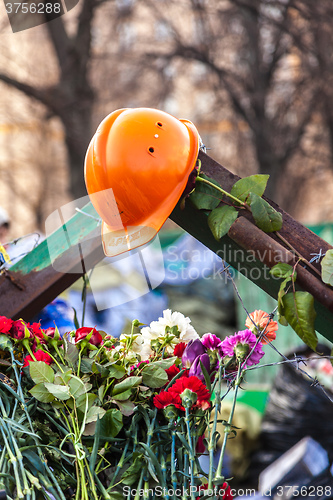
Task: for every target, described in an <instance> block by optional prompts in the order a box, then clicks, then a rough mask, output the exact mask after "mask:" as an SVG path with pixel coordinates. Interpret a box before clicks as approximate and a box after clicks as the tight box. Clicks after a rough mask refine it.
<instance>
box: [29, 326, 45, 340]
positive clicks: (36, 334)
mask: <svg viewBox="0 0 333 500" xmlns="http://www.w3.org/2000/svg"><path fill="white" fill-rule="evenodd" d="M27 327H28V328H29V330H30V332H31V333H32V335H33V336H34V337H38V338H40V337H43V335H42V331H41V328H40V323H32V324H30V323H28V324H27Z"/></svg>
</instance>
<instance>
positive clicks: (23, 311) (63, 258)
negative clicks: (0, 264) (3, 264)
mask: <svg viewBox="0 0 333 500" xmlns="http://www.w3.org/2000/svg"><path fill="white" fill-rule="evenodd" d="M84 211H85V212H86V213H88V214H90V215H95V216H97V213H96V211H95V209H94V207H93V206H92V205H91V204H89V205H87V206H86V207H84ZM63 227H64V226H63ZM63 227H62V228H60V229H59V230H57V231H56V232H54V233H53V234H52V235H50V236H49V238H48V239H47V240H44V241H43V242H42V243H41V244H40V245H38V247H37V248H35V249H34V250H33V251H32V252H30V253H29V254H28V255H26V256H25V257H24V258H23V259H22V260H20V261H19V262H18V263H17V264H15V265H14V266H12V267H11V269H10V270H9V271H8V272H7V273H6V274H5V275H3V276H1V277H0V296H1V301H0V315H4V316H8V317H10V318H13V319H18V318H23V319H25V320H27V321H28V320H29V319H30V318H31V317H33V316H34V315H35V314H37V313H38V312H39V311H40V310H41V309H42V308H43V307H45V306H46V305H47V304H49V303H50V302H51V301H52V300H53V299H54V298H55V297H57V296H58V295H59V294H60V293H61V292H63V291H64V290H66V289H67V288H68V287H69V286H70V285H72V284H73V283H74V282H75V281H76V280H78V279H79V278H80V277H81V276H82V275H83V274H84V270H88V269H90V268H91V267H93V266H94V265H96V264H97V263H98V262H100V261H101V260H102V259H103V258H104V253H103V249H102V246H101V238H100V226H99V225H98V222H97V221H96V220H94V219H92V218H91V217H87V216H85V215H83V214H81V213H77V214H76V215H75V216H74V217H72V218H71V219H70V220H69V221H68V222H67V223H66V231H64V229H63ZM79 244H80V247H79ZM50 250H51V252H50ZM50 255H51V256H52V261H54V262H51V258H50ZM82 255H84V261H83V259H82ZM59 270H61V271H62V272H59Z"/></svg>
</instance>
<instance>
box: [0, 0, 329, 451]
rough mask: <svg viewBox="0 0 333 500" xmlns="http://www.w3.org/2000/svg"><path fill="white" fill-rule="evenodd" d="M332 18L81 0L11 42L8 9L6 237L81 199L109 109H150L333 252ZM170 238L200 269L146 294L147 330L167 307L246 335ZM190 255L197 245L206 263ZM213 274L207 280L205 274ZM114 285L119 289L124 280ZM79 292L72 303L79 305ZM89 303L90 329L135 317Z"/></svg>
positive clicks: (321, 11)
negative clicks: (173, 121) (264, 183)
mask: <svg viewBox="0 0 333 500" xmlns="http://www.w3.org/2000/svg"><path fill="white" fill-rule="evenodd" d="M332 21H333V5H332V2H331V0H321V1H320V2H308V1H307V0H276V1H273V0H182V1H181V2H179V1H178V0H175V1H174V0H155V1H154V0H140V1H138V0H80V2H79V3H78V5H77V6H76V7H74V8H73V9H72V10H71V11H70V12H69V13H67V14H66V15H65V16H62V17H60V18H58V19H56V20H54V21H52V22H48V23H46V24H44V25H41V26H38V27H35V28H31V29H28V30H25V31H21V32H18V33H15V34H13V33H12V31H11V28H10V25H9V21H8V19H7V16H6V12H5V7H4V4H3V3H1V4H0V176H1V177H0V178H1V182H0V205H1V206H2V207H3V208H4V209H5V210H6V211H7V213H8V215H9V218H10V233H9V235H8V239H13V238H18V237H21V236H22V235H24V234H27V233H30V232H34V231H38V232H40V233H41V234H42V235H43V234H44V232H45V227H44V223H45V219H46V218H47V217H48V216H49V215H50V214H51V213H52V212H53V211H55V210H56V209H58V208H59V207H61V206H62V205H65V204H66V203H68V202H69V201H71V200H74V199H77V198H80V197H82V196H85V195H86V190H85V185H84V178H83V163H84V156H85V152H86V149H87V146H88V144H89V141H90V139H91V137H92V136H93V134H94V132H95V130H96V128H97V126H98V124H99V123H100V121H101V120H102V119H103V118H104V117H105V116H106V115H107V114H109V113H110V112H112V111H114V110H115V109H118V108H126V107H141V106H145V107H154V108H159V109H162V110H164V111H166V112H169V113H170V114H172V115H174V116H176V117H178V118H186V119H189V120H191V121H192V122H193V123H194V124H195V125H196V127H197V129H198V130H199V133H200V135H201V137H202V139H203V141H204V143H205V145H206V146H207V148H209V149H208V154H209V155H210V156H211V157H213V158H214V159H216V160H217V161H218V162H220V163H221V164H222V165H223V166H225V167H226V168H227V169H229V170H231V171H232V172H234V173H236V174H238V175H240V176H247V175H251V174H254V173H265V174H269V175H270V180H269V183H268V188H267V191H266V194H267V196H268V197H269V198H271V199H273V200H274V201H275V202H277V203H278V204H279V205H280V206H281V207H282V208H283V209H284V210H286V211H287V212H289V213H290V214H291V215H292V216H293V217H295V218H296V219H298V220H299V221H301V222H302V223H303V224H305V225H307V226H308V227H310V228H311V229H312V230H314V231H315V232H316V233H317V234H319V235H320V236H322V237H323V238H324V239H326V240H327V241H329V242H331V243H333V196H332V193H333V30H332ZM160 238H161V244H162V248H163V251H164V254H165V258H166V254H167V253H168V251H169V250H168V248H169V249H170V245H171V246H173V247H172V248H175V249H174V250H172V252H174V253H175V254H177V255H178V257H177V259H178V261H179V262H180V264H179V266H180V267H179V269H180V268H185V269H187V268H188V267H190V266H194V268H196V269H199V271H198V272H197V273H196V272H194V273H193V274H192V278H191V279H187V278H188V276H187V278H186V279H184V280H183V281H182V279H181V278H180V276H181V275H183V274H182V273H178V274H177V276H178V278H177V279H176V280H169V281H168V280H165V282H164V283H163V284H162V285H161V287H160V288H159V289H158V290H155V291H154V297H153V295H151V294H150V299H149V300H151V302H150V304H153V305H151V307H148V309H149V312H150V313H151V318H150V317H149V315H146V316H145V318H146V319H145V320H146V321H147V322H148V321H149V320H152V319H156V317H157V316H158V315H159V314H160V313H161V312H162V310H163V308H165V307H170V308H172V309H176V310H180V311H181V312H182V313H184V314H185V315H189V316H190V317H191V318H192V323H193V325H194V327H195V328H196V329H197V330H198V331H199V333H205V332H206V331H211V332H213V333H215V334H217V335H219V336H221V337H224V336H225V335H227V334H230V333H232V332H233V331H235V328H240V329H243V328H244V321H245V313H244V311H243V309H242V307H240V303H239V301H235V300H234V290H233V287H232V285H231V283H230V281H229V282H228V281H227V280H224V279H216V277H217V276H218V274H216V269H217V267H216V266H217V264H216V263H214V262H215V261H214V260H212V257H211V256H209V255H208V254H207V253H205V251H204V249H203V247H200V246H196V243H195V242H193V239H192V240H191V239H189V237H188V238H187V236H186V235H185V234H184V233H183V231H182V230H181V229H180V228H178V227H177V226H176V225H175V224H174V223H172V222H171V221H168V222H167V223H166V224H165V226H164V228H163V229H162V231H161V233H160ZM184 238H185V240H184ZM186 238H187V239H186ZM32 243H33V244H34V242H32ZM176 248H177V250H176ZM182 248H187V249H188V248H192V254H191V255H192V256H193V255H195V256H196V257H197V264H195V263H193V262H192V261H191V259H189V258H188V255H189V254H186V255H187V257H186V259H183V258H182V253H181V251H182V250H181V249H182ZM318 251H319V249H318ZM196 252H197V253H196ZM169 253H170V252H169ZM198 255H201V256H200V257H198ZM207 259H208V261H209V263H208V264H207ZM165 262H166V264H167V263H168V261H167V259H166V260H165ZM207 265H208V267H210V269H211V271H212V273H213V276H212V277H211V278H210V279H206V278H205V279H199V278H200V276H201V271H200V270H202V269H203V268H205V269H206V267H207ZM220 265H222V264H221V263H220ZM205 266H206V267H205ZM166 269H167V265H166ZM185 274H186V273H185ZM122 276H124V275H122ZM134 278H135V276H134V274H133V273H131V274H130V275H128V276H127V277H126V280H129V281H128V283H129V284H130V285H133V283H134ZM214 278H215V279H214ZM112 279H113V281H112ZM110 280H111V281H110V282H109V283H108V284H107V286H112V287H117V286H121V284H122V283H123V280H124V278H119V273H118V272H117V273H116V275H114V276H113V278H111V277H110ZM237 282H238V286H239V290H240V292H241V295H242V297H243V300H244V303H245V305H246V306H247V308H248V310H250V311H252V310H254V309H260V308H261V309H264V310H266V311H267V312H270V311H272V310H273V309H274V307H275V302H274V301H272V299H270V298H269V297H268V296H267V295H266V294H265V293H264V292H261V291H260V290H259V289H257V288H256V287H255V285H253V284H249V283H248V282H246V280H245V278H239V280H238V281H237ZM103 286H104V287H105V283H104V285H103V284H102V288H103ZM81 288H82V282H80V283H78V285H77V289H75V287H73V288H72V289H71V291H70V292H68V293H69V294H72V296H71V300H72V301H74V302H75V300H76V302H79V300H77V299H78V297H80V289H81ZM75 293H76V294H77V295H76V299H75ZM151 293H152V292H151ZM152 297H153V298H154V300H152ZM66 299H67V300H69V295H66ZM132 305H133V304H132ZM77 307H79V305H77ZM91 308H92V310H91V316H90V318H92V319H91V320H90V321H91V322H94V324H104V325H107V324H111V323H112V321H114V323H113V325H115V324H117V325H118V326H117V328H118V333H120V331H121V329H122V328H123V326H124V324H125V323H126V322H125V319H126V318H125V316H126V313H128V311H129V309H130V307H129V306H126V307H125V306H124V307H123V311H120V312H119V310H118V312H119V314H118V312H117V311H116V310H115V311H113V314H114V315H117V314H118V316H119V318H120V319H119V318H118V319H119V321H118V320H117V321H118V323H117V322H116V320H115V319H114V318H115V316H113V319H110V318H111V317H110V316H107V314H106V313H105V312H104V311H97V310H93V309H94V306H93V304H92V306H91ZM140 308H141V312H142V314H143V313H144V312H145V313H146V312H147V302H145V301H143V302H141V303H140V304H139V303H137V304H136V305H134V306H133V311H134V312H133V314H135V317H139V318H140V319H141V317H142V316H141V317H140ZM88 309H89V308H88ZM124 311H125V312H124ZM61 314H63V312H61ZM87 314H89V310H88V312H87ZM103 314H104V316H103V317H102V315H103ZM53 317H54V316H53ZM88 317H89V316H88ZM27 319H28V318H27ZM127 319H128V320H129V319H131V317H130V314H129V313H128V314H127ZM110 322H111V323H110ZM280 330H281V331H282V333H281V335H280V336H279V337H278V339H277V344H276V345H277V346H278V348H279V349H281V350H282V351H283V352H288V351H290V350H291V351H292V350H293V349H294V347H295V346H297V345H298V344H299V342H298V340H297V337H296V334H294V333H293V332H292V331H291V330H288V329H287V328H285V327H280ZM110 333H113V332H110ZM268 350H269V349H268ZM275 373H276V372H274V371H270V370H268V371H267V372H265V374H264V372H262V371H260V373H259V371H258V375H253V378H252V383H256V384H259V392H258V394H257V395H256V397H257V399H256V400H255V402H254V403H253V401H254V399H253V398H252V401H250V406H251V405H252V407H256V410H257V411H258V412H259V413H260V414H261V413H262V412H263V411H264V407H265V401H266V399H265V398H266V396H267V387H268V386H267V383H272V382H273V379H274V375H275ZM263 380H265V384H264V385H263V384H262V381H263ZM263 386H265V387H263ZM263 391H264V394H263ZM246 419H248V417H246V418H245V421H246ZM259 421H260V419H259ZM252 437H253V436H252ZM252 437H251V439H252ZM242 453H243V451H242V452H241V454H242Z"/></svg>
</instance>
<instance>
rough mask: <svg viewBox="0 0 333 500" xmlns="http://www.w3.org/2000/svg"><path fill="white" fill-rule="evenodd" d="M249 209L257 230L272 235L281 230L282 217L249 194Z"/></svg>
mask: <svg viewBox="0 0 333 500" xmlns="http://www.w3.org/2000/svg"><path fill="white" fill-rule="evenodd" d="M250 207H251V211H252V215H253V218H254V220H255V222H256V225H257V226H258V227H259V229H261V230H262V231H264V232H265V233H272V232H273V231H279V230H280V229H281V227H282V222H283V221H282V215H281V214H280V213H279V212H277V211H276V210H275V209H274V208H273V207H272V206H271V205H270V204H269V203H267V201H265V200H263V199H262V198H260V196H258V195H257V194H255V193H250Z"/></svg>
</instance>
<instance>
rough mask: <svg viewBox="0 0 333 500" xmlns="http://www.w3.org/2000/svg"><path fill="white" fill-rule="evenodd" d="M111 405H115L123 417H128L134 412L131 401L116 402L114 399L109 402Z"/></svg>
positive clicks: (133, 405)
mask: <svg viewBox="0 0 333 500" xmlns="http://www.w3.org/2000/svg"><path fill="white" fill-rule="evenodd" d="M111 401H112V403H114V404H116V405H117V406H118V408H119V410H120V411H121V413H122V414H123V415H125V417H129V416H130V415H132V413H133V412H134V410H135V404H134V403H132V401H116V400H115V399H112V400H111Z"/></svg>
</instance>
